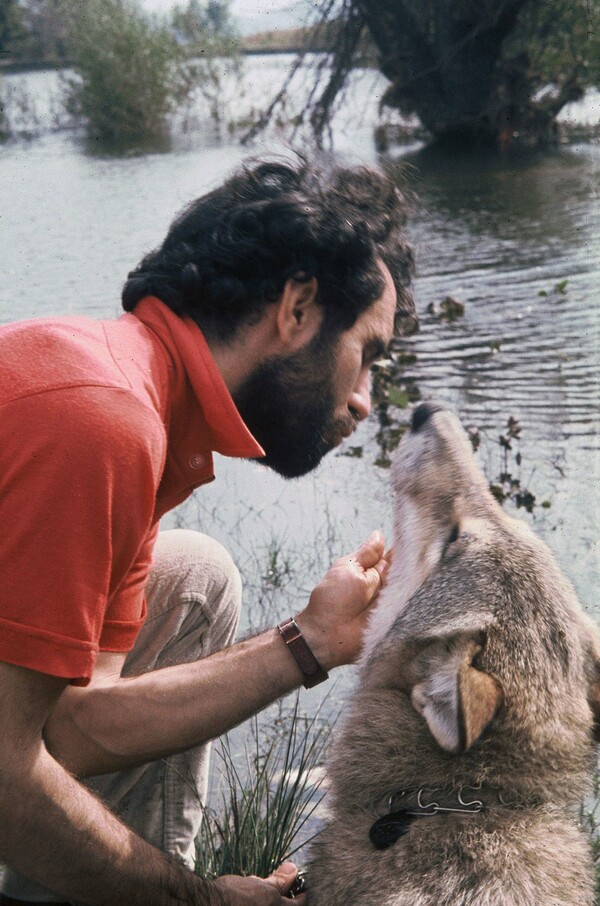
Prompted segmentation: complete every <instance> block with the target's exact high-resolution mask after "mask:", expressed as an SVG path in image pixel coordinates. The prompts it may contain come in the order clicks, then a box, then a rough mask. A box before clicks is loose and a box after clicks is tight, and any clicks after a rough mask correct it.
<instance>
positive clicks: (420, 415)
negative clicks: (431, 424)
mask: <svg viewBox="0 0 600 906" xmlns="http://www.w3.org/2000/svg"><path fill="white" fill-rule="evenodd" d="M441 409H442V407H441V406H438V405H437V403H421V405H420V406H417V408H416V409H415V410H414V412H413V414H412V419H411V422H410V430H411V431H418V430H419V428H422V427H423V425H424V424H425V422H427V421H429V419H430V418H431V416H432V415H433V414H434V412H440V411H441Z"/></svg>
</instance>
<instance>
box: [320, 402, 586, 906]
mask: <svg viewBox="0 0 600 906" xmlns="http://www.w3.org/2000/svg"><path fill="white" fill-rule="evenodd" d="M392 485H393V494H394V542H393V552H392V562H391V568H390V574H389V579H388V582H387V585H386V587H385V588H384V589H383V591H382V593H381V595H380V598H379V602H378V604H377V606H376V609H375V611H374V613H373V615H372V619H371V622H370V624H369V626H368V628H367V631H366V636H365V643H364V650H363V653H362V656H361V661H360V664H359V683H358V689H357V691H356V693H355V694H354V695H353V697H352V704H351V707H350V709H349V713H348V716H347V719H346V720H345V725H344V727H343V730H342V731H341V734H340V737H339V739H338V740H337V742H336V743H335V746H334V750H333V752H332V757H331V760H330V763H329V765H328V769H327V774H328V781H329V784H330V790H329V793H328V799H327V803H328V817H327V819H326V823H325V826H324V828H323V830H322V831H321V832H320V834H319V835H318V837H317V840H316V842H315V843H314V844H313V848H312V854H311V858H310V862H309V866H308V870H307V890H308V893H307V898H308V899H307V903H308V906H593V902H594V893H593V891H594V873H593V865H592V858H591V847H590V841H589V838H588V836H587V832H586V830H585V828H584V827H583V826H582V822H581V819H580V812H581V806H582V803H583V801H584V799H585V797H586V795H588V794H589V792H590V785H591V779H592V774H593V769H594V765H595V757H596V755H595V739H596V735H597V733H598V730H597V727H598V720H599V718H600V706H599V705H600V636H599V633H598V629H597V627H596V626H595V624H594V623H593V622H592V621H591V620H590V619H589V618H588V617H587V616H586V615H585V613H584V612H583V610H582V608H581V606H580V605H579V603H578V601H577V598H576V595H575V593H574V591H573V589H572V587H571V585H570V584H569V582H568V581H567V579H566V578H565V576H564V575H563V574H562V572H561V571H560V569H559V568H558V566H557V564H556V562H555V560H554V558H553V556H552V554H551V553H550V551H549V549H548V548H547V547H546V545H545V544H543V543H542V542H541V541H540V540H539V539H538V538H536V537H535V535H534V534H533V533H532V532H531V530H530V529H529V527H528V526H527V525H526V524H525V523H524V522H522V521H520V520H517V519H514V518H512V517H510V516H509V515H507V513H506V512H504V511H503V510H502V508H501V507H500V506H499V504H498V503H497V501H496V500H495V499H494V497H493V496H492V494H491V493H490V491H489V489H488V486H487V483H486V480H485V479H484V477H483V475H482V473H481V471H480V470H479V468H478V467H477V465H476V463H475V459H474V456H473V453H472V450H471V446H470V443H469V440H468V438H467V436H466V433H465V432H464V431H463V429H462V427H461V425H460V423H459V421H458V420H457V419H456V417H455V416H454V415H453V414H452V413H450V412H449V411H447V410H444V409H442V408H441V407H439V406H436V405H434V404H431V403H424V404H421V405H420V406H419V407H418V408H417V409H416V410H415V411H414V413H413V416H412V422H411V427H410V431H409V432H407V434H406V435H405V437H404V438H403V440H402V442H401V444H400V446H399V448H398V450H397V454H396V457H395V461H394V463H393V465H392Z"/></svg>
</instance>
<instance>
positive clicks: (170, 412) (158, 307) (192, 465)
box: [0, 298, 263, 684]
mask: <svg viewBox="0 0 600 906" xmlns="http://www.w3.org/2000/svg"><path fill="white" fill-rule="evenodd" d="M213 451H216V452H218V453H221V454H223V455H225V456H240V457H256V456H262V455H263V450H262V448H261V447H260V446H259V445H258V444H257V442H256V441H255V440H254V438H253V437H252V435H251V434H250V432H249V431H248V429H247V428H246V426H245V425H244V423H243V421H242V420H241V418H240V416H239V414H238V412H237V409H236V408H235V405H234V403H233V400H232V399H231V396H230V395H229V392H228V390H227V388H226V386H225V384H224V382H223V379H222V377H221V375H220V373H219V370H218V368H217V366H216V364H215V362H214V360H213V358H212V356H211V354H210V351H209V349H208V346H207V344H206V341H205V339H204V337H203V335H202V333H201V331H200V330H199V329H198V327H197V326H196V325H195V324H194V322H193V321H192V320H191V319H189V318H183V319H182V318H179V317H178V316H177V315H175V314H174V313H173V312H171V310H170V309H169V308H167V307H166V306H165V305H163V303H162V302H160V301H159V300H158V299H154V298H147V299H144V300H143V301H142V302H140V303H139V305H137V306H136V309H135V313H134V314H127V315H123V316H122V317H120V318H118V319H117V320H113V321H93V320H90V319H87V318H83V317H67V318H56V319H39V320H35V321H26V322H21V323H17V324H13V325H8V326H6V327H2V328H0V660H3V661H7V662H9V663H12V664H20V665H22V666H24V667H29V668H31V669H33V670H39V671H42V672H44V673H50V674H53V675H55V676H61V677H66V678H69V679H71V680H73V681H74V682H76V683H79V684H85V683H87V682H88V681H89V678H90V676H91V674H92V671H93V668H94V663H95V660H96V655H97V653H98V651H99V650H103V651H128V650H129V649H130V648H131V647H132V646H133V643H134V641H135V638H136V636H137V634H138V632H139V630H140V628H141V626H142V623H143V621H144V617H145V612H146V608H145V602H144V588H145V584H146V579H147V576H148V571H149V568H150V564H151V557H152V549H153V546H154V541H155V538H156V531H157V525H158V520H159V519H160V517H161V516H162V515H163V514H164V513H166V512H167V511H168V510H170V509H172V508H173V507H174V506H176V505H177V504H179V503H181V502H182V501H183V500H185V498H186V497H187V496H188V495H189V494H190V493H191V492H192V491H193V489H194V488H196V487H198V486H199V485H201V484H204V483H206V482H208V481H211V480H212V479H213V478H214V471H213V459H212V453H213Z"/></svg>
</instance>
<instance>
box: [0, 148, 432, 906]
mask: <svg viewBox="0 0 600 906" xmlns="http://www.w3.org/2000/svg"><path fill="white" fill-rule="evenodd" d="M403 220H404V210H403V205H402V199H401V198H400V196H399V194H398V193H397V191H396V190H395V189H394V187H393V186H392V185H391V184H390V183H389V182H388V181H387V180H386V179H384V178H383V177H382V176H380V175H379V174H377V173H376V172H374V171H371V170H367V169H357V170H350V169H341V170H335V171H333V172H331V173H329V174H319V173H316V172H313V171H312V170H311V169H310V168H309V167H308V166H305V165H298V166H292V165H288V164H283V163H260V164H254V165H252V166H249V167H247V168H246V169H243V170H242V171H241V172H240V173H239V174H237V175H235V176H233V177H232V178H231V179H229V180H228V181H227V182H226V183H225V184H224V185H223V186H221V187H220V188H218V189H216V190H215V191H213V192H211V193H209V194H208V195H206V196H204V197H202V198H200V199H199V200H197V201H196V202H194V203H193V204H192V205H191V206H190V207H189V208H188V209H187V210H186V211H184V212H183V214H182V215H180V217H179V218H178V219H177V220H176V221H175V222H174V224H173V225H172V227H171V229H170V230H169V233H168V235H167V238H166V239H165V241H164V243H163V245H162V246H161V247H160V248H159V249H158V250H157V251H155V252H152V253H151V254H149V255H148V256H146V258H145V259H144V260H143V261H142V262H141V264H140V265H139V267H138V268H137V269H136V270H135V271H133V272H132V273H131V274H130V275H129V278H128V281H127V283H126V285H125V288H124V291H123V305H124V308H125V310H126V312H127V314H125V315H124V316H122V317H121V318H120V319H117V320H116V321H102V322H94V321H91V320H88V319H85V318H64V319H60V318H59V319H54V320H43V321H42V320H40V321H37V322H36V321H33V322H25V323H22V324H16V325H11V326H8V327H6V328H3V329H2V330H1V331H0V518H1V521H2V525H3V527H4V529H3V535H2V538H1V540H0V575H1V576H2V598H1V603H0V719H1V721H2V727H3V733H2V735H1V740H0V776H1V777H2V789H1V791H0V859H2V860H3V861H4V862H6V864H7V865H8V866H9V869H8V870H7V872H6V877H5V880H4V893H3V895H2V897H1V898H0V902H3V903H5V904H9V903H15V902H17V903H18V902H21V903H23V902H37V903H40V902H47V903H50V902H53V903H57V902H63V903H65V902H77V903H82V904H111V906H118V904H127V906H132V904H133V906H135V904H140V906H142V904H143V906H169V904H180V903H189V904H200V906H203V904H221V906H245V904H248V906H249V904H255V906H269V904H276V903H280V902H284V900H285V898H286V894H287V893H288V892H289V890H290V887H291V885H292V883H293V881H294V878H295V874H296V870H295V868H294V866H293V865H291V864H284V865H283V866H281V868H280V869H279V870H278V871H277V872H275V873H274V874H273V875H272V876H271V877H270V878H268V879H266V880H259V879H255V878H234V877H226V878H221V879H219V880H217V881H215V882H211V883H209V882H205V881H203V880H202V879H200V878H198V877H196V876H195V875H194V874H193V872H192V871H190V867H192V865H193V842H194V837H195V834H196V832H197V828H198V823H199V817H200V801H201V799H202V795H203V787H204V785H205V776H206V759H207V746H206V744H207V743H208V742H209V741H210V740H211V739H213V738H215V737H216V736H218V735H219V734H221V733H223V732H225V731H226V730H228V729H230V728H231V727H233V726H235V725H236V724H238V723H239V722H240V721H242V720H244V719H245V718H247V717H248V716H250V715H251V714H253V713H255V712H256V711H258V710H259V709H261V708H263V707H265V706H266V705H267V704H269V703H270V702H272V701H274V700H275V699H276V698H278V697H280V696H282V695H284V694H286V693H287V692H289V691H291V690H292V689H294V688H297V687H298V686H299V685H301V684H302V683H304V684H305V685H307V686H310V685H314V684H315V683H316V682H319V681H321V680H322V679H325V678H326V676H327V670H329V669H331V668H333V667H335V666H338V665H341V664H346V663H351V662H352V661H354V660H355V658H356V657H357V655H358V653H359V651H360V644H361V638H362V633H363V629H364V626H365V623H366V620H367V618H368V615H369V612H370V609H371V607H372V604H373V601H374V599H375V596H376V594H377V591H378V589H379V586H380V582H381V577H382V575H383V573H384V571H385V566H386V562H385V558H384V547H383V538H382V536H381V535H380V533H378V532H375V533H373V535H372V536H371V537H370V538H369V539H368V540H367V541H366V542H365V543H364V544H363V545H362V546H361V547H360V549H359V550H358V551H357V552H356V553H355V555H354V556H352V557H346V558H342V560H340V561H338V562H337V563H336V564H334V566H333V567H332V568H331V569H330V570H329V572H328V573H327V575H326V576H325V578H324V579H323V580H322V581H321V582H320V583H319V584H318V585H317V587H316V588H315V589H314V591H313V592H312V594H311V596H310V599H309V601H308V603H307V605H306V607H305V608H304V609H303V610H302V611H300V613H298V614H296V620H295V623H294V622H292V621H286V622H285V623H284V624H282V625H281V626H280V627H278V628H276V629H270V630H267V631H266V632H264V633H263V634H262V635H259V636H257V637H255V638H252V639H249V640H246V641H243V642H241V643H238V644H235V645H232V646H231V647H226V646H228V645H229V644H230V643H231V641H232V637H233V633H234V631H235V624H236V616H237V608H238V606H239V596H240V592H239V578H238V576H237V573H236V571H235V568H234V567H233V565H232V564H231V561H230V560H229V558H228V556H227V555H226V554H225V553H224V551H223V550H222V549H221V548H220V547H219V546H218V545H216V544H215V542H212V541H211V540H210V539H208V538H206V537H205V536H200V535H196V534H195V533H190V532H186V533H176V532H175V533H165V534H164V535H163V536H160V537H159V539H158V541H157V526H158V521H159V519H160V517H161V516H162V515H163V514H164V513H165V512H166V511H168V510H169V509H171V508H172V507H174V506H176V505H177V504H178V503H180V502H181V501H182V500H184V499H185V498H186V497H187V496H188V495H189V494H190V493H191V491H192V490H193V489H194V488H196V487H198V486H199V485H201V484H203V483H204V482H206V481H210V480H211V479H212V478H213V467H212V453H213V451H218V452H220V453H222V454H225V455H230V456H242V457H250V458H256V459H259V460H260V461H262V462H264V463H265V464H266V465H268V466H270V467H271V468H273V469H275V470H277V471H278V472H280V473H281V474H282V475H285V476H287V477H293V476H298V475H302V474H304V473H306V472H307V471H309V470H310V469H312V468H314V467H315V466H316V465H317V464H318V463H319V461H320V460H321V458H322V457H323V456H324V455H325V453H327V452H328V451H329V450H331V449H333V448H334V447H335V446H337V445H338V444H339V443H340V442H341V440H342V438H344V437H347V436H348V435H349V434H350V433H351V432H352V431H353V429H354V428H355V426H356V424H357V423H358V422H359V421H360V420H361V419H364V418H365V417H366V416H367V415H368V413H369V406H370V402H369V368H370V366H371V364H372V363H373V361H374V360H375V359H376V358H377V357H379V356H380V355H381V354H382V353H383V352H384V351H385V349H386V347H387V345H388V343H389V341H390V340H391V338H392V336H393V334H394V332H395V330H398V328H399V327H401V326H402V321H403V319H405V321H404V323H406V322H407V321H408V322H410V321H411V319H413V317H414V309H413V305H412V300H411V297H410V292H409V284H410V275H411V270H412V259H411V255H410V251H409V250H408V248H407V246H406V244H405V242H404V238H403V235H402V227H403ZM151 564H152V566H151ZM207 655H210V656H207ZM83 778H91V779H89V780H86V781H85V782H81V780H82V779H83ZM190 790H191V794H190ZM301 901H302V900H301V898H300V902H301Z"/></svg>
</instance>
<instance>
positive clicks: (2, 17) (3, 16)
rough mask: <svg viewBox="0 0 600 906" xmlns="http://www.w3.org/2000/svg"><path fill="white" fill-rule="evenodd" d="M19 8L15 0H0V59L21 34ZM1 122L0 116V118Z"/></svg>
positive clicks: (8, 51) (7, 52)
mask: <svg viewBox="0 0 600 906" xmlns="http://www.w3.org/2000/svg"><path fill="white" fill-rule="evenodd" d="M21 29H22V25H21V10H20V8H19V4H18V3H17V0H0V59H2V57H3V56H4V55H6V54H9V53H10V51H11V45H12V44H13V42H14V41H15V40H17V39H18V38H19V37H20V35H21ZM0 123H1V118H0Z"/></svg>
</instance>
